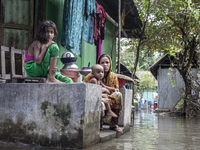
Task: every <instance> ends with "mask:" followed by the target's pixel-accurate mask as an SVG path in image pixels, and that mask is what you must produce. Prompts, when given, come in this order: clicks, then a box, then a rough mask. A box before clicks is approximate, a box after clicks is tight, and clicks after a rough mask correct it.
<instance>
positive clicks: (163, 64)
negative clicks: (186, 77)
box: [150, 53, 197, 110]
mask: <svg viewBox="0 0 200 150" xmlns="http://www.w3.org/2000/svg"><path fill="white" fill-rule="evenodd" d="M172 59H173V57H172V56H170V54H168V53H167V54H165V55H164V56H163V57H162V58H161V59H160V60H158V61H157V62H156V63H155V64H153V65H152V66H151V67H150V71H151V73H152V74H153V76H154V77H155V78H156V79H157V81H158V109H161V110H162V109H169V110H173V109H174V107H175V106H176V104H177V103H178V102H179V100H180V99H181V94H182V92H183V90H184V87H185V84H184V82H183V79H182V77H181V75H180V74H179V72H178V70H177V69H175V68H174V69H169V67H170V60H172ZM192 72H193V74H197V70H196V69H192Z"/></svg>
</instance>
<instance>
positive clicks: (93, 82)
mask: <svg viewBox="0 0 200 150" xmlns="http://www.w3.org/2000/svg"><path fill="white" fill-rule="evenodd" d="M88 83H92V84H97V79H95V78H92V79H90V81H89V82H88Z"/></svg>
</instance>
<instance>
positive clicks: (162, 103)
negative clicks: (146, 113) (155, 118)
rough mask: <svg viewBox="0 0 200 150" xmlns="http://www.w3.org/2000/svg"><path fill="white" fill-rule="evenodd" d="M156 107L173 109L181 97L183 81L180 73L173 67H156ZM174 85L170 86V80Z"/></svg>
mask: <svg viewBox="0 0 200 150" xmlns="http://www.w3.org/2000/svg"><path fill="white" fill-rule="evenodd" d="M157 80H158V109H170V110H173V109H174V107H175V105H176V104H177V103H178V102H179V100H180V99H181V92H182V91H183V89H184V86H185V85H184V82H183V80H182V77H181V75H180V74H179V72H178V71H177V70H175V69H173V70H172V71H170V70H169V69H158V75H157ZM173 80H174V81H175V86H172V81H173Z"/></svg>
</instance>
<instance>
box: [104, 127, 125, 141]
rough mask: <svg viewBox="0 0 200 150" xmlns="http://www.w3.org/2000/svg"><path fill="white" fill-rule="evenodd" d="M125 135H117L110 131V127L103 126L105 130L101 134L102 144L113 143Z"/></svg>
mask: <svg viewBox="0 0 200 150" xmlns="http://www.w3.org/2000/svg"><path fill="white" fill-rule="evenodd" d="M120 128H122V129H123V127H120ZM124 133H126V132H124ZM124 133H117V132H115V131H113V130H110V129H109V125H103V130H101V132H100V143H105V142H108V141H111V140H112V139H114V138H117V137H119V136H121V135H123V134H124Z"/></svg>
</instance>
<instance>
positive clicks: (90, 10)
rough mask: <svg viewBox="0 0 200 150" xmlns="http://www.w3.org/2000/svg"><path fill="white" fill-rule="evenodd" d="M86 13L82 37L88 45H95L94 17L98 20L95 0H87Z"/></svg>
mask: <svg viewBox="0 0 200 150" xmlns="http://www.w3.org/2000/svg"><path fill="white" fill-rule="evenodd" d="M85 12H86V14H85V15H84V24H83V33H82V37H83V40H84V41H86V42H87V43H90V44H93V17H95V18H96V6H95V0H86V8H85Z"/></svg>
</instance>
